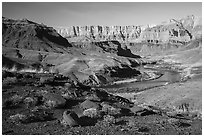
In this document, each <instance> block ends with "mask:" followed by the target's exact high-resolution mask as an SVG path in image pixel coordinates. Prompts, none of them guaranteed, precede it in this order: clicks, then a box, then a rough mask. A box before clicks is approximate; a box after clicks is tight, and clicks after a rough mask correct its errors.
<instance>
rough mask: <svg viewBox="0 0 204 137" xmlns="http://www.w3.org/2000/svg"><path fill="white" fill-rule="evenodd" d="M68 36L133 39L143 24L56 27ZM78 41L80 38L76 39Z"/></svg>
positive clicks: (136, 36)
mask: <svg viewBox="0 0 204 137" xmlns="http://www.w3.org/2000/svg"><path fill="white" fill-rule="evenodd" d="M55 29H56V30H57V32H58V33H59V34H61V35H62V36H63V37H66V38H74V37H78V38H79V37H86V39H84V40H83V41H89V40H91V41H107V40H117V41H131V40H135V39H137V38H138V37H139V36H140V33H141V31H142V28H141V26H134V25H132V26H71V27H67V28H62V27H61V28H55ZM76 40H77V41H78V40H79V39H76Z"/></svg>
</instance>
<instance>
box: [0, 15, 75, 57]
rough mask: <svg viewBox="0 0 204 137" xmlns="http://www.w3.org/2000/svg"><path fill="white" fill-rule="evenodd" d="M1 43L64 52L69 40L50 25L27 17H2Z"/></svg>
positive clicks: (12, 46)
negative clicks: (38, 22) (15, 18)
mask: <svg viewBox="0 0 204 137" xmlns="http://www.w3.org/2000/svg"><path fill="white" fill-rule="evenodd" d="M2 45H3V46H4V47H10V48H20V49H28V50H36V51H45V52H57V53H65V52H66V50H67V47H70V46H71V45H70V44H69V42H68V41H67V40H66V39H65V38H63V37H62V36H61V35H59V34H58V33H57V32H56V30H54V29H53V28H52V27H47V26H45V25H43V24H37V23H35V22H32V21H29V20H27V19H23V20H13V19H8V18H5V17H3V18H2Z"/></svg>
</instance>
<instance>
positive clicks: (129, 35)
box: [55, 16, 202, 44]
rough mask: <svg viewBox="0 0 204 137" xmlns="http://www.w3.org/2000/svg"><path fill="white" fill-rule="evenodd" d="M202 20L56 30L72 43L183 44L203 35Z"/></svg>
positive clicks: (188, 19)
mask: <svg viewBox="0 0 204 137" xmlns="http://www.w3.org/2000/svg"><path fill="white" fill-rule="evenodd" d="M201 21H202V19H201V18H196V17H194V16H187V17H186V18H183V19H181V20H175V19H170V21H168V22H165V23H163V24H160V25H156V26H154V27H151V26H148V27H145V26H72V27H67V28H55V29H56V30H57V32H58V33H59V34H61V35H62V36H63V37H66V38H67V39H69V40H70V41H72V42H76V41H77V42H79V41H80V42H84V41H106V40H108V41H109V40H117V41H120V42H148V43H155V44H157V43H182V44H184V43H185V42H188V41H190V40H191V39H195V38H196V37H200V36H201V35H202V29H201V27H202V22H201Z"/></svg>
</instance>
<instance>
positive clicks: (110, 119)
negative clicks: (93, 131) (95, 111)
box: [103, 115, 116, 125]
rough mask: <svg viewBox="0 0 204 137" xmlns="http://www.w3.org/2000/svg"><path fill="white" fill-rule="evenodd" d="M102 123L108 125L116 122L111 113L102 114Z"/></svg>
mask: <svg viewBox="0 0 204 137" xmlns="http://www.w3.org/2000/svg"><path fill="white" fill-rule="evenodd" d="M103 123H104V124H108V125H112V124H115V123H116V119H115V117H114V116H111V115H104V116H103Z"/></svg>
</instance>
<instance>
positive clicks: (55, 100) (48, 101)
mask: <svg viewBox="0 0 204 137" xmlns="http://www.w3.org/2000/svg"><path fill="white" fill-rule="evenodd" d="M43 101H44V104H45V106H48V107H63V106H64V105H65V104H66V100H65V99H64V98H63V97H62V96H61V95H60V94H54V93H47V94H44V95H43Z"/></svg>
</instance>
